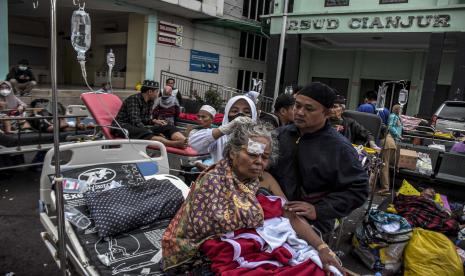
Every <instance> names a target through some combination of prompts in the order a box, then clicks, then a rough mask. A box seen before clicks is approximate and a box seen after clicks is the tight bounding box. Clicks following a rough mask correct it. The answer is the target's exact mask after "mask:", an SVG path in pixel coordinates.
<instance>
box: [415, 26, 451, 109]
mask: <svg viewBox="0 0 465 276" xmlns="http://www.w3.org/2000/svg"><path fill="white" fill-rule="evenodd" d="M444 38H445V34H444V33H432V34H431V36H430V41H429V50H428V57H427V59H426V71H425V76H424V80H423V91H422V95H421V100H420V108H419V115H420V117H426V118H429V117H430V116H431V115H432V114H433V112H434V110H433V101H434V96H435V94H436V86H437V83H438V76H439V70H440V69H441V60H442V50H443V48H444Z"/></svg>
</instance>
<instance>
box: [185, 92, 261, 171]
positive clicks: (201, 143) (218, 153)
mask: <svg viewBox="0 0 465 276" xmlns="http://www.w3.org/2000/svg"><path fill="white" fill-rule="evenodd" d="M224 114H225V116H224V117H223V123H222V124H221V126H220V127H219V128H213V129H212V128H210V129H202V130H199V131H197V132H196V133H194V134H192V135H190V136H189V146H191V147H192V148H193V149H195V150H196V151H197V152H199V153H210V154H211V155H212V158H213V162H215V163H216V162H218V161H220V160H221V159H223V149H224V147H225V145H226V143H227V142H228V135H229V134H230V133H231V132H232V131H233V130H234V129H235V128H236V127H237V126H238V125H241V124H244V123H247V122H250V121H254V122H255V121H256V120H257V108H256V107H255V104H254V102H253V101H252V100H251V99H250V98H249V97H246V96H236V97H232V98H231V99H229V101H228V103H227V104H226V107H225V110H224Z"/></svg>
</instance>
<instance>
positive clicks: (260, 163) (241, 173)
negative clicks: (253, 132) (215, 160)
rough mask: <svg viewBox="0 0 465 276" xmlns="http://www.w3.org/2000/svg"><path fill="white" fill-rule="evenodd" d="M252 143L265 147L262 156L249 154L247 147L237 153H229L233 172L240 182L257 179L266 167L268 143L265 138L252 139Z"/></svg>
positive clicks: (268, 156)
mask: <svg viewBox="0 0 465 276" xmlns="http://www.w3.org/2000/svg"><path fill="white" fill-rule="evenodd" d="M250 139H251V140H252V141H254V142H258V143H261V144H264V145H266V146H265V150H264V152H263V154H253V153H249V151H248V150H247V147H248V145H244V146H243V147H242V149H241V150H240V151H239V152H231V154H230V158H231V160H232V167H233V171H234V172H235V173H236V175H237V176H238V177H239V179H240V180H244V179H253V178H257V177H259V176H260V175H262V174H263V171H264V170H265V168H266V167H267V166H268V163H269V159H270V155H271V144H270V141H269V140H268V139H267V138H265V137H252V138H250Z"/></svg>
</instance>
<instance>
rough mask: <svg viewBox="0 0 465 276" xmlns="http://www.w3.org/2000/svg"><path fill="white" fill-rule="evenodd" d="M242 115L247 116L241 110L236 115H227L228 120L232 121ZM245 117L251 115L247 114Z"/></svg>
mask: <svg viewBox="0 0 465 276" xmlns="http://www.w3.org/2000/svg"><path fill="white" fill-rule="evenodd" d="M243 116H247V115H245V114H244V113H242V112H239V113H237V114H236V115H232V116H228V120H229V121H230V122H232V120H234V119H236V118H237V117H243ZM247 117H251V116H247Z"/></svg>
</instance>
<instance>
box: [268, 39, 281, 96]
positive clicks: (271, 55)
mask: <svg viewBox="0 0 465 276" xmlns="http://www.w3.org/2000/svg"><path fill="white" fill-rule="evenodd" d="M278 50H279V35H272V36H271V38H270V39H269V40H268V49H267V52H266V82H265V96H267V97H270V98H273V96H274V85H275V83H276V68H277V67H278Z"/></svg>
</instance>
